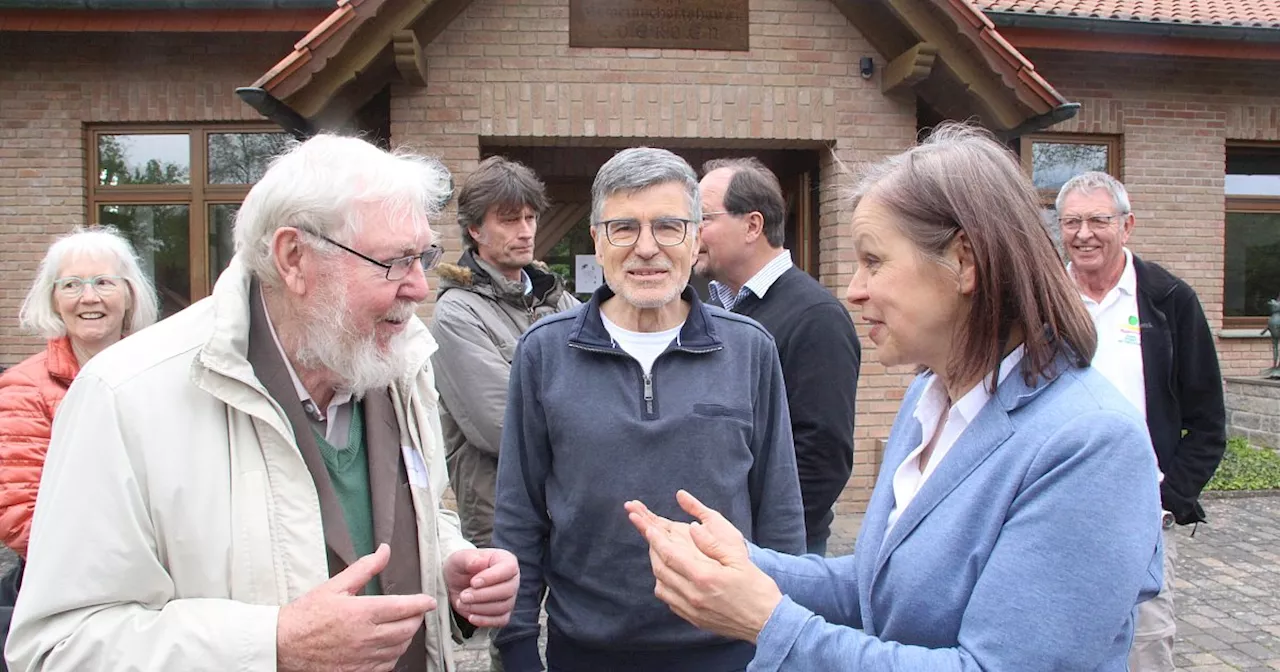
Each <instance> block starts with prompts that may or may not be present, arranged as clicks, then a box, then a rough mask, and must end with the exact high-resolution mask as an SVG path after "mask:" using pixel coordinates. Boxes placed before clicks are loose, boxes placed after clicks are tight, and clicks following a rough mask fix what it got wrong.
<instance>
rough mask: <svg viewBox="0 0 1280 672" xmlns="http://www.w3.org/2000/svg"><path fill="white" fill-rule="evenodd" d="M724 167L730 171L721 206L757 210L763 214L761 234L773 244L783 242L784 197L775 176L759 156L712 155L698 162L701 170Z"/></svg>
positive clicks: (734, 210)
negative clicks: (701, 162) (732, 157)
mask: <svg viewBox="0 0 1280 672" xmlns="http://www.w3.org/2000/svg"><path fill="white" fill-rule="evenodd" d="M721 168H728V169H729V170H732V171H733V177H731V178H729V188H728V189H726V190H725V192H724V209H725V211H726V212H729V213H730V214H734V215H745V214H747V213H750V212H758V213H760V215H761V216H762V217H764V237H765V240H768V241H769V244H770V245H772V246H773V247H782V246H783V245H784V244H785V243H786V229H785V227H786V224H787V201H786V199H784V198H783V197H782V185H780V184H779V183H778V177H777V176H776V175H774V174H773V171H772V170H769V169H768V168H767V167H766V166H765V165H764V164H763V163H761V161H760V159H757V158H756V157H754V156H747V157H743V158H736V159H712V160H710V161H708V162H706V163H704V164H702V174H703V175H706V174H707V173H710V172H711V171H713V170H720V169H721Z"/></svg>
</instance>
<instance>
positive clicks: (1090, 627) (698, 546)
mask: <svg viewBox="0 0 1280 672" xmlns="http://www.w3.org/2000/svg"><path fill="white" fill-rule="evenodd" d="M853 207H854V214H853V228H852V243H853V248H854V251H855V254H856V257H855V258H856V260H857V270H856V272H855V273H854V276H853V280H852V282H851V283H850V284H849V291H848V299H849V302H850V303H851V304H853V305H854V306H856V307H858V308H859V309H860V310H861V314H862V319H863V320H864V321H865V322H866V323H867V325H868V326H869V332H868V336H869V337H870V339H871V341H872V342H874V343H875V346H876V351H877V354H878V356H879V360H880V362H881V363H882V364H885V365H888V366H893V365H914V366H916V367H918V369H919V370H920V374H919V375H918V376H917V377H916V379H915V381H914V382H913V383H912V384H911V386H910V387H909V388H908V390H907V392H906V395H905V397H904V398H903V402H902V407H901V409H900V410H899V412H898V416H897V418H896V419H895V421H894V424H893V428H892V429H891V431H890V433H889V440H888V445H887V447H886V449H885V452H884V460H883V466H882V467H881V471H880V475H879V477H878V480H877V482H876V486H875V490H874V492H873V493H872V495H871V500H870V502H869V504H868V506H867V513H866V516H865V517H864V518H863V521H862V527H861V530H860V532H859V535H858V540H857V545H856V551H855V552H854V554H853V555H850V556H846V557H840V558H831V559H826V558H821V557H818V556H815V555H806V556H803V557H794V556H789V555H785V554H782V553H777V552H774V551H769V550H764V549H760V548H757V547H754V546H750V545H748V544H746V543H745V542H744V541H743V540H742V536H741V535H740V534H738V533H737V531H736V530H734V529H733V527H732V526H731V525H729V524H728V523H727V522H726V521H725V520H724V518H723V517H722V516H720V515H719V514H718V513H716V512H715V511H712V510H710V509H708V508H706V507H705V506H703V505H702V504H701V503H699V502H698V501H697V500H696V499H695V498H694V497H693V496H692V495H690V494H689V493H687V492H681V493H680V494H679V495H678V497H677V498H678V499H679V500H680V503H681V505H682V507H683V508H684V510H685V511H686V512H687V513H688V514H689V515H690V516H692V517H693V518H696V519H697V521H696V522H694V523H693V524H692V525H690V524H685V523H680V522H674V521H670V520H666V519H662V518H659V517H657V516H655V515H653V514H652V513H651V512H649V511H648V509H646V508H645V507H644V505H643V504H641V503H639V502H629V503H628V504H627V509H628V511H629V512H630V516H631V520H632V523H633V524H635V525H636V527H637V528H638V529H639V530H640V531H641V533H642V534H644V535H645V538H646V539H647V540H648V542H649V544H650V560H651V561H652V564H653V570H654V574H655V576H656V579H657V581H656V589H655V592H656V594H657V596H658V597H659V598H660V599H662V600H663V601H665V602H667V603H668V604H669V605H670V606H671V608H672V609H673V610H674V611H675V612H676V613H677V614H679V615H680V616H682V617H683V618H685V619H687V620H689V621H690V622H692V623H693V624H695V625H697V626H699V627H703V628H706V629H709V630H712V631H714V632H717V633H719V634H722V635H726V636H730V637H735V638H739V639H744V640H747V641H751V642H754V643H755V644H756V646H757V650H756V656H755V659H754V661H753V662H752V663H751V666H750V667H748V670H753V671H754V670H775V669H777V670H860V671H862V672H877V671H882V672H888V671H890V670H893V671H906V670H911V671H917V670H918V671H926V670H928V671H933V670H973V671H978V670H1018V672H1035V671H1037V670H1044V671H1049V670H1106V671H1109V672H1122V671H1123V670H1125V669H1126V668H1127V659H1128V653H1129V643H1130V641H1131V640H1132V638H1133V627H1134V611H1135V607H1136V605H1137V603H1138V602H1139V601H1141V600H1144V599H1149V598H1150V597H1151V596H1153V595H1155V593H1156V591H1157V590H1158V589H1159V587H1160V577H1161V560H1162V551H1161V547H1160V524H1159V521H1160V496H1159V492H1158V490H1157V487H1156V480H1157V479H1156V478H1155V476H1156V464H1155V457H1154V454H1153V452H1152V449H1151V442H1150V440H1149V438H1148V436H1147V432H1146V427H1145V426H1144V425H1143V421H1142V418H1141V416H1139V415H1138V414H1137V411H1136V410H1135V409H1133V407H1132V406H1131V405H1130V404H1129V403H1128V402H1126V401H1125V400H1124V397H1123V396H1121V394H1120V393H1119V392H1118V391H1116V389H1115V388H1114V387H1112V386H1111V385H1110V384H1109V383H1108V382H1107V381H1106V379H1105V378H1103V377H1102V376H1101V375H1100V374H1098V373H1097V372H1095V371H1094V370H1093V369H1091V368H1090V367H1089V361H1090V359H1091V358H1092V356H1093V352H1094V349H1095V348H1096V344H1097V341H1096V336H1095V334H1094V330H1093V325H1092V322H1091V321H1090V319H1089V315H1088V313H1087V312H1086V311H1085V309H1084V306H1083V305H1082V303H1081V301H1080V299H1079V295H1078V293H1077V292H1076V291H1075V289H1074V287H1073V285H1072V283H1071V280H1070V278H1069V277H1068V276H1067V273H1066V269H1065V268H1064V266H1063V264H1062V261H1061V259H1060V258H1059V257H1058V256H1057V254H1056V253H1055V251H1054V245H1053V242H1052V240H1051V239H1050V236H1049V234H1048V233H1047V231H1046V230H1045V229H1044V227H1043V225H1042V224H1041V219H1040V205H1039V199H1038V197H1037V194H1036V191H1035V189H1034V188H1033V187H1032V185H1031V184H1030V182H1029V181H1028V180H1027V178H1026V176H1025V175H1024V174H1023V173H1022V171H1021V169H1020V167H1019V165H1018V162H1017V160H1016V159H1015V158H1014V157H1013V156H1012V155H1011V153H1010V152H1009V151H1008V150H1007V149H1006V148H1004V147H1003V146H1001V145H1000V144H999V143H997V142H995V141H994V140H993V139H992V138H991V137H990V136H989V135H987V134H986V133H984V132H981V131H978V130H974V129H971V128H968V127H965V126H958V125H949V126H943V127H941V128H939V129H938V130H937V131H936V132H935V133H934V134H933V135H932V137H930V138H929V139H928V140H927V141H926V142H924V143H922V144H921V145H919V146H917V147H915V148H913V149H910V150H908V151H906V152H904V153H903V154H901V155H898V156H895V157H892V158H890V159H887V160H886V161H884V162H882V163H880V164H878V165H876V166H875V167H874V168H872V169H871V171H870V172H869V173H868V174H867V176H866V177H865V179H863V180H862V182H861V183H860V184H859V186H858V187H857V189H856V191H855V194H854V198H853Z"/></svg>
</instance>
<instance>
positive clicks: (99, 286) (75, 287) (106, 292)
mask: <svg viewBox="0 0 1280 672" xmlns="http://www.w3.org/2000/svg"><path fill="white" fill-rule="evenodd" d="M124 284H125V281H124V278H122V277H120V276H118V275H95V276H93V277H89V278H81V277H77V276H74V275H68V276H67V277H65V278H58V279H57V280H54V281H53V288H54V290H55V291H57V292H58V293H59V294H61V295H63V296H65V297H67V298H69V299H70V298H79V296H80V295H81V294H84V288H85V287H93V291H94V293H95V294H97V295H98V296H111V295H113V294H115V293H116V292H118V291H120V288H121V287H124Z"/></svg>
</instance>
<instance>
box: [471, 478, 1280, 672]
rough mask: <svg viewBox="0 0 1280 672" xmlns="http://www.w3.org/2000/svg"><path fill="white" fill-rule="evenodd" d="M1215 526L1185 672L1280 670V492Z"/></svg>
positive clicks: (483, 654)
mask: <svg viewBox="0 0 1280 672" xmlns="http://www.w3.org/2000/svg"><path fill="white" fill-rule="evenodd" d="M1204 504H1205V509H1206V511H1207V512H1208V517H1209V520H1210V521H1211V524H1208V525H1201V526H1200V527H1199V529H1198V530H1196V533H1195V536H1194V537H1191V536H1190V528H1180V531H1181V533H1182V536H1181V537H1180V538H1179V539H1178V542H1179V544H1178V559H1177V565H1176V573H1177V583H1176V585H1177V589H1176V591H1177V592H1176V598H1175V599H1176V605H1177V613H1178V635H1177V639H1176V642H1175V645H1174V647H1175V648H1174V653H1175V656H1176V659H1175V661H1174V662H1175V663H1176V664H1177V666H1178V669H1179V670H1181V671H1183V672H1228V671H1233V670H1234V671H1240V672H1262V671H1264V670H1266V671H1269V672H1275V671H1276V670H1280V494H1270V495H1265V496H1250V497H1232V498H1223V499H1207V500H1205V502H1204ZM859 522H860V521H859V520H857V518H856V517H848V516H846V517H843V518H838V519H837V520H836V526H835V530H834V534H833V535H832V538H831V543H830V552H831V554H832V555H839V554H845V553H849V552H851V551H852V550H853V541H854V537H856V536H857V527H858V524H859ZM458 657H459V663H460V666H459V669H460V672H484V671H485V670H488V669H489V654H488V650H487V644H486V643H485V642H483V641H476V640H473V641H471V642H468V643H467V645H466V646H464V647H463V648H462V650H460V651H459V652H458Z"/></svg>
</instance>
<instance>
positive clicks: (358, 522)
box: [311, 403, 382, 595]
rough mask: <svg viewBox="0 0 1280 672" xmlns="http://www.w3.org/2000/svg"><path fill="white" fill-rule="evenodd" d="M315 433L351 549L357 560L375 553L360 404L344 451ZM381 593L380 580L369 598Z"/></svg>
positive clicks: (355, 407) (353, 407) (367, 589)
mask: <svg viewBox="0 0 1280 672" xmlns="http://www.w3.org/2000/svg"><path fill="white" fill-rule="evenodd" d="M311 432H312V433H313V434H314V435H315V437H316V445H318V446H319V447H320V456H321V457H323V458H324V466H325V468H326V469H328V470H329V480H330V481H332V482H333V491H334V493H335V494H336V495H337V496H338V502H339V503H341V504H342V514H343V517H344V518H346V520H347V531H348V532H349V533H350V534H351V545H352V546H354V547H355V551H356V557H361V556H365V555H368V554H370V553H372V552H373V551H374V547H373V504H372V502H371V500H370V493H369V451H368V448H367V447H366V446H365V440H364V417H363V415H362V414H361V412H360V404H359V403H355V404H352V405H351V429H350V431H349V432H348V434H347V441H346V444H345V446H344V447H343V448H338V447H336V446H334V445H333V444H331V443H329V442H328V441H326V440H325V438H324V437H323V436H320V433H319V432H317V431H316V430H315V429H312V430H311ZM381 593H382V590H381V588H380V587H379V585H378V580H377V579H376V578H375V579H373V580H372V581H370V582H369V585H367V586H365V589H364V594H365V595H380V594H381Z"/></svg>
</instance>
